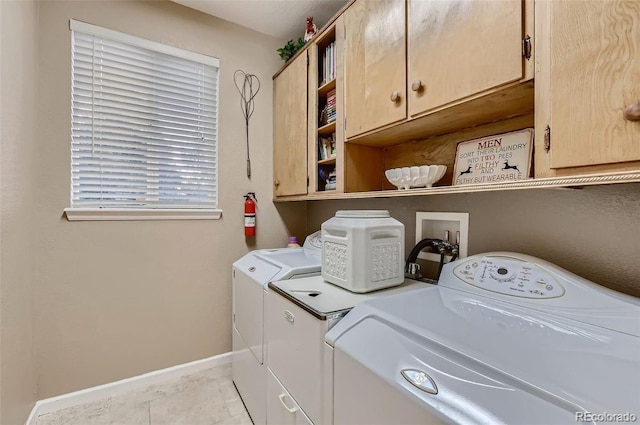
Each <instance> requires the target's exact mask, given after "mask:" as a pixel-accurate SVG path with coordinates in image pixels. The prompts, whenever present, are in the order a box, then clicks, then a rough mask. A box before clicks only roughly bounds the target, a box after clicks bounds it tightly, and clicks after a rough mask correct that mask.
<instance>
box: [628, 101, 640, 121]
mask: <svg viewBox="0 0 640 425" xmlns="http://www.w3.org/2000/svg"><path fill="white" fill-rule="evenodd" d="M624 119H625V120H627V121H640V101H638V102H636V103H634V104H632V105H630V106H629V107H627V109H625V110H624Z"/></svg>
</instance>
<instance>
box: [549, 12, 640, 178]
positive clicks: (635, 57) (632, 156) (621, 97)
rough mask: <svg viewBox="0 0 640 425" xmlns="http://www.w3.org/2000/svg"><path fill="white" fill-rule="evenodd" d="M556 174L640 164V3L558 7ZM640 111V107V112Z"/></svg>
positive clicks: (553, 91) (552, 57)
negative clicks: (638, 111)
mask: <svg viewBox="0 0 640 425" xmlns="http://www.w3.org/2000/svg"><path fill="white" fill-rule="evenodd" d="M547 7H549V8H550V18H551V28H550V53H549V57H548V59H547V60H549V61H550V67H551V75H550V81H551V86H550V90H549V93H548V95H549V96H550V106H549V108H550V111H549V114H550V118H551V119H550V122H549V125H550V128H551V151H550V155H551V158H550V168H552V169H553V168H563V167H576V166H582V165H598V164H613V163H619V162H625V161H638V160H640V122H633V121H628V120H626V119H625V117H624V111H625V109H626V108H627V107H628V106H630V105H632V104H634V103H635V102H638V100H639V99H640V48H639V46H640V45H639V43H640V2H638V1H579V2H578V1H556V2H550V3H549V4H548V5H547ZM639 106H640V105H639Z"/></svg>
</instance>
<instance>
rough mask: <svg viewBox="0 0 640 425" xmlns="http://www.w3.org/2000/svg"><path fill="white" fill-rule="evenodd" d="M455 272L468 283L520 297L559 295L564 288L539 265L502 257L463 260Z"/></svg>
mask: <svg viewBox="0 0 640 425" xmlns="http://www.w3.org/2000/svg"><path fill="white" fill-rule="evenodd" d="M453 274H454V275H455V276H456V277H458V278H459V279H461V280H462V281H463V282H465V283H468V284H469V285H473V286H477V287H478V288H482V289H486V290H488V291H493V292H498V293H500V294H505V295H512V296H515V297H521V298H557V297H561V296H563V295H564V288H563V287H562V285H561V284H560V282H558V281H557V280H556V279H555V278H554V277H553V276H551V274H550V273H549V272H547V271H546V270H544V269H543V268H541V267H540V266H538V265H536V264H533V263H529V262H526V261H520V260H515V259H507V258H503V257H482V259H478V258H476V259H470V260H467V261H464V260H463V261H460V264H459V265H458V266H456V267H455V268H454V269H453Z"/></svg>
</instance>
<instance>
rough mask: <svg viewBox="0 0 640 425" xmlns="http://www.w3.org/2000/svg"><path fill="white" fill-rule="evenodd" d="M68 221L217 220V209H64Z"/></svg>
mask: <svg viewBox="0 0 640 425" xmlns="http://www.w3.org/2000/svg"><path fill="white" fill-rule="evenodd" d="M64 212H65V214H66V216H67V220H69V221H137V220H219V219H220V218H221V217H222V210H219V209H206V210H204V209H202V210H195V209H139V210H136V209H118V208H65V210H64Z"/></svg>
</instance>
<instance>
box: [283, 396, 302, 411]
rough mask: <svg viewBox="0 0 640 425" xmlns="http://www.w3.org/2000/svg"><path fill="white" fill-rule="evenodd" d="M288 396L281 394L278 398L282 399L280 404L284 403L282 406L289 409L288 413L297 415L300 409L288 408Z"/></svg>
mask: <svg viewBox="0 0 640 425" xmlns="http://www.w3.org/2000/svg"><path fill="white" fill-rule="evenodd" d="M286 396H287V395H286V394H280V395H279V396H278V398H279V399H280V403H282V405H283V406H284V408H285V409H287V412H289V413H296V412H297V411H298V408H297V407H296V406H293V407H289V406H287V403H285V402H284V398H285V397H286Z"/></svg>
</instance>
